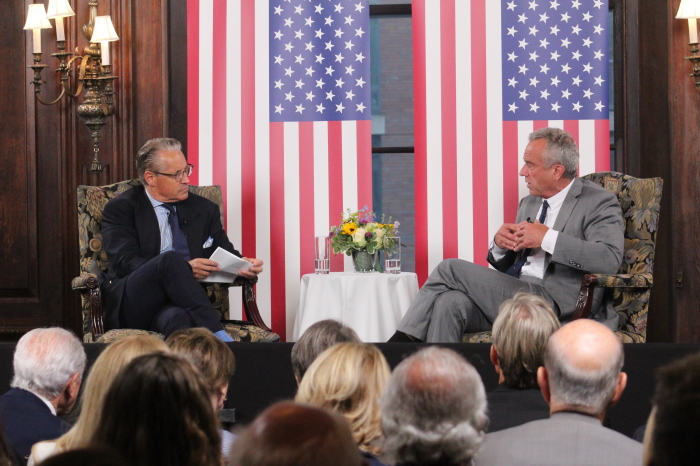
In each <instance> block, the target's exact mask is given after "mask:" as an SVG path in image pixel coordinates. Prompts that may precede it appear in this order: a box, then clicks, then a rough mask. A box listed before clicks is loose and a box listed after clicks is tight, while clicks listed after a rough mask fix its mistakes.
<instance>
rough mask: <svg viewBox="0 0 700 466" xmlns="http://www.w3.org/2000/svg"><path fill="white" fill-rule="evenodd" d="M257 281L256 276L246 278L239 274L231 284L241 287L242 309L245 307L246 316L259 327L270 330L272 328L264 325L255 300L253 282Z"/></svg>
mask: <svg viewBox="0 0 700 466" xmlns="http://www.w3.org/2000/svg"><path fill="white" fill-rule="evenodd" d="M257 282H258V277H255V278H246V277H240V276H239V277H236V279H235V280H234V281H233V286H241V287H243V309H245V315H246V318H247V319H248V320H250V321H251V322H253V323H254V324H255V325H256V326H258V327H260V328H261V329H263V330H267V331H268V332H272V329H271V328H270V327H268V326H267V325H265V321H264V320H263V319H262V317H261V316H260V310H259V309H258V303H257V301H256V300H255V284H256V283H257Z"/></svg>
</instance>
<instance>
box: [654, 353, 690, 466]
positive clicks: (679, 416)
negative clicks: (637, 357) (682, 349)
mask: <svg viewBox="0 0 700 466" xmlns="http://www.w3.org/2000/svg"><path fill="white" fill-rule="evenodd" d="M652 404H653V406H654V409H653V411H652V416H651V418H650V423H651V424H652V425H651V426H649V427H648V429H650V430H651V432H650V433H647V435H650V437H651V438H650V440H651V444H650V445H647V453H648V455H649V457H648V463H647V464H648V465H653V466H665V465H674V466H683V465H696V464H697V462H698V458H700V423H699V422H698V420H700V353H696V354H692V355H689V356H686V357H684V358H683V359H680V360H678V361H675V362H673V363H671V364H669V365H667V366H664V367H662V368H661V369H659V371H658V372H657V382H656V392H655V394H654V398H653V402H652ZM647 440H649V439H647Z"/></svg>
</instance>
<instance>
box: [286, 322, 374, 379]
mask: <svg viewBox="0 0 700 466" xmlns="http://www.w3.org/2000/svg"><path fill="white" fill-rule="evenodd" d="M345 342H351V343H362V341H361V340H360V337H358V336H357V333H355V331H354V330H353V329H351V328H350V327H348V326H347V325H343V324H342V323H340V322H338V321H337V320H331V319H328V320H322V321H320V322H316V323H315V324H313V325H312V326H311V327H309V328H308V329H306V331H305V332H304V334H303V335H302V336H301V337H300V338H299V341H297V342H296V343H295V344H294V347H293V348H292V370H293V371H294V378H295V379H296V380H297V384H299V382H301V378H302V377H304V374H305V373H306V370H307V369H308V368H309V366H310V365H311V363H312V362H314V360H315V359H316V358H317V357H318V355H319V354H321V353H323V352H324V351H325V350H327V349H328V348H330V347H331V346H333V345H335V344H336V343H345Z"/></svg>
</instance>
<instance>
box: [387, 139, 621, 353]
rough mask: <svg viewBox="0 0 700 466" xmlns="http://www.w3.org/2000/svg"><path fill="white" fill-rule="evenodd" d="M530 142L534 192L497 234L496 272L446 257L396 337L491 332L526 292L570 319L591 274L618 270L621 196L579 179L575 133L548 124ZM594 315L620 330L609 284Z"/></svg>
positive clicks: (436, 338) (454, 337)
mask: <svg viewBox="0 0 700 466" xmlns="http://www.w3.org/2000/svg"><path fill="white" fill-rule="evenodd" d="M529 139H530V142H529V144H528V145H527V147H526V148H525V153H524V156H523V160H524V162H525V163H524V165H523V168H522V169H521V170H520V176H523V177H524V178H525V182H526V183H527V188H528V190H529V191H530V195H529V196H526V197H524V198H523V199H522V200H521V201H520V205H519V207H518V214H517V218H516V223H506V224H504V225H502V226H501V228H500V229H499V230H498V231H497V232H496V235H495V237H494V240H493V243H492V244H491V248H490V250H489V254H488V258H487V259H488V261H489V263H490V264H491V265H493V267H494V268H496V270H492V269H489V268H486V267H482V266H479V265H476V264H472V263H471V262H467V261H463V260H460V259H447V260H444V261H442V262H441V263H440V264H439V265H438V266H437V267H436V268H435V270H433V272H432V273H431V274H430V278H428V280H427V281H426V282H425V285H423V288H421V290H420V292H419V293H418V295H417V296H416V299H415V300H414V301H413V303H412V304H411V306H410V307H409V309H408V311H407V312H406V315H405V316H404V318H403V320H402V321H401V323H400V324H399V327H398V329H397V332H396V334H395V335H394V336H393V337H392V338H391V339H390V340H389V341H406V339H410V340H413V341H428V342H459V341H461V337H462V334H464V333H468V332H478V331H482V330H490V329H491V327H492V325H493V321H494V320H495V318H496V315H497V313H498V308H499V306H500V305H501V303H502V302H503V301H505V300H507V299H510V298H511V297H512V296H513V295H514V294H515V293H516V292H517V291H521V290H522V291H526V292H528V293H531V294H536V295H539V296H542V297H543V298H544V299H546V300H547V301H549V303H550V304H551V305H552V309H553V310H554V312H555V313H556V314H557V317H558V318H559V320H561V321H562V322H565V321H567V320H569V319H570V318H571V316H572V314H573V312H574V309H575V307H576V299H577V295H578V289H579V288H580V286H581V280H582V278H583V275H584V274H586V273H614V272H616V271H617V270H618V268H619V267H620V263H621V261H622V252H623V247H624V226H623V222H622V211H621V209H620V204H619V202H618V200H617V198H616V197H615V196H614V195H613V194H612V193H610V192H609V191H607V190H605V189H603V188H602V187H601V186H599V185H597V184H595V183H591V182H589V181H586V180H581V179H580V178H577V177H576V172H577V170H578V149H577V148H576V143H575V141H574V139H573V138H572V137H571V135H570V134H569V133H567V132H565V131H563V130H560V129H557V128H543V129H540V130H537V131H535V132H533V133H531V134H530V137H529ZM499 272H503V273H499ZM591 315H592V317H593V318H594V319H595V320H597V321H600V322H602V323H604V324H605V325H606V326H608V327H609V328H614V329H616V328H617V324H618V317H617V313H616V312H615V310H614V309H613V307H612V303H610V302H609V301H607V300H606V299H605V295H604V293H603V290H602V289H598V290H596V291H595V292H594V298H593V305H592V306H591Z"/></svg>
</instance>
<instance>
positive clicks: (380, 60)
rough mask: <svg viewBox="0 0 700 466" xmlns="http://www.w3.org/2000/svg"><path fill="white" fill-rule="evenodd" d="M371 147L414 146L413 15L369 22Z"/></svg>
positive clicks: (380, 17)
mask: <svg viewBox="0 0 700 466" xmlns="http://www.w3.org/2000/svg"><path fill="white" fill-rule="evenodd" d="M370 40H371V45H370V47H371V49H370V54H371V57H372V59H371V65H370V66H371V70H372V146H374V147H407V146H410V147H412V146H413V57H412V54H413V50H412V39H411V18H410V16H375V17H372V18H371V19H370Z"/></svg>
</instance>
